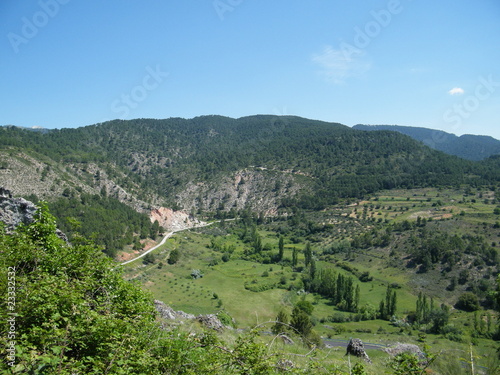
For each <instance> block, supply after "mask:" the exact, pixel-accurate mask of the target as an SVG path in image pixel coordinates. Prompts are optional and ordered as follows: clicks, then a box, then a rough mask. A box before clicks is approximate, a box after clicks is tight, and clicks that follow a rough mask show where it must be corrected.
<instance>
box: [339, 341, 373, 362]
mask: <svg viewBox="0 0 500 375" xmlns="http://www.w3.org/2000/svg"><path fill="white" fill-rule="evenodd" d="M345 354H346V355H348V354H350V355H353V356H356V357H360V358H363V359H364V360H365V361H366V362H368V363H372V361H371V360H370V357H368V354H366V352H365V347H364V345H363V342H362V341H361V340H360V339H350V340H349V344H347V350H346V353H345Z"/></svg>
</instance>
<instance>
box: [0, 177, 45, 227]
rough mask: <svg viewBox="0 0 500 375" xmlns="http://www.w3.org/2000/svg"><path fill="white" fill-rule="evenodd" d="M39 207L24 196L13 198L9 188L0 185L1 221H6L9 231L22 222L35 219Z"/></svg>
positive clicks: (30, 221)
mask: <svg viewBox="0 0 500 375" xmlns="http://www.w3.org/2000/svg"><path fill="white" fill-rule="evenodd" d="M36 210H37V207H36V206H35V205H34V204H33V203H32V202H30V201H27V200H26V199H23V198H13V197H12V194H11V192H10V191H9V190H7V189H4V188H2V187H0V221H3V222H4V223H5V227H6V229H7V231H8V232H10V231H12V230H14V229H15V228H16V227H17V226H18V225H20V224H29V223H32V222H33V221H34V218H33V216H34V214H35V211H36Z"/></svg>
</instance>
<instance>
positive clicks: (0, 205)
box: [0, 187, 69, 242]
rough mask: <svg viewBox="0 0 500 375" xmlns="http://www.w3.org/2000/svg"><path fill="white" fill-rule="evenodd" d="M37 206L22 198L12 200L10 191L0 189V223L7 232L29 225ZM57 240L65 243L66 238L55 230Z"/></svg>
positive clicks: (33, 218)
mask: <svg viewBox="0 0 500 375" xmlns="http://www.w3.org/2000/svg"><path fill="white" fill-rule="evenodd" d="M37 209H38V208H37V206H35V205H34V203H33V202H30V201H28V200H26V199H24V198H13V197H12V193H11V192H10V190H7V189H5V188H3V187H0V221H1V222H3V223H4V224H5V227H6V229H7V232H11V231H12V230H14V229H15V228H16V227H17V226H18V225H20V224H30V223H32V222H33V221H34V220H35V212H36V210H37ZM56 234H57V235H58V236H59V238H61V239H63V240H64V241H66V242H69V241H68V237H67V236H66V234H65V233H63V232H61V230H59V229H56Z"/></svg>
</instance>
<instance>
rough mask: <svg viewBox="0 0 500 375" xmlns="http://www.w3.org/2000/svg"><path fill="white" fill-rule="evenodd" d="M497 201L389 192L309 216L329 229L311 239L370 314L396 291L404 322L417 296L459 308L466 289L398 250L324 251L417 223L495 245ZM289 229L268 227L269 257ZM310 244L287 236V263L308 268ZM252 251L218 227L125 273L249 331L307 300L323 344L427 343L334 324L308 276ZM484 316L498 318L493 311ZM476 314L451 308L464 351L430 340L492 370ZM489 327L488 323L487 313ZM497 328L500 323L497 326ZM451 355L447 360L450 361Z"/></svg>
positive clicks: (264, 230) (400, 333) (385, 326)
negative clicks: (380, 229)
mask: <svg viewBox="0 0 500 375" xmlns="http://www.w3.org/2000/svg"><path fill="white" fill-rule="evenodd" d="M493 199H494V194H493V193H492V192H489V191H483V192H477V191H476V192H468V193H467V194H464V192H463V191H460V190H453V189H450V190H445V191H435V190H432V189H418V190H398V191H390V192H383V193H381V194H379V195H377V196H374V197H372V198H370V200H365V201H359V202H350V203H349V204H345V205H339V206H336V207H332V208H331V209H328V210H325V211H323V212H314V213H306V214H305V219H304V220H305V221H307V220H309V221H312V220H314V222H315V223H319V224H321V225H329V227H328V230H327V231H325V232H322V233H320V234H318V235H315V236H314V237H311V238H312V240H313V241H312V243H313V251H314V252H315V253H316V254H317V257H318V259H317V267H319V268H321V267H333V268H334V269H335V271H336V272H337V273H342V274H344V275H350V276H352V277H353V278H354V279H355V284H356V285H359V287H360V305H361V306H363V305H370V306H372V307H373V308H375V309H377V308H378V305H379V303H380V301H381V300H383V299H384V298H385V293H386V289H387V285H388V284H391V285H396V286H397V288H396V289H394V290H396V293H397V312H396V315H397V316H398V317H404V316H405V315H406V314H407V313H409V312H411V311H415V308H416V300H417V294H418V293H419V292H420V291H423V292H424V293H427V292H428V293H430V295H434V298H435V301H434V302H435V305H436V306H439V305H440V304H441V303H446V304H448V305H449V306H451V305H450V303H453V301H454V300H455V299H456V295H457V293H458V291H456V292H449V291H444V290H443V288H444V287H443V286H444V285H447V284H446V283H447V281H446V280H445V278H444V276H443V275H442V274H440V273H439V272H437V271H435V272H434V271H431V272H428V273H426V274H415V272H414V271H411V270H408V269H407V268H405V266H404V265H403V260H402V259H394V255H391V254H392V253H391V252H390V249H379V250H377V252H373V251H361V252H357V253H353V254H332V255H328V256H326V257H325V256H320V254H321V253H322V251H323V250H324V249H327V248H328V247H329V246H331V245H332V244H334V243H336V242H338V241H342V240H349V239H350V238H353V237H354V235H356V234H359V233H363V230H364V231H369V230H372V228H373V227H374V225H375V224H374V223H377V222H382V224H383V222H389V223H391V222H396V223H397V222H402V221H404V220H408V221H416V220H417V217H421V218H427V219H432V220H433V221H439V223H440V228H444V229H445V230H447V231H449V233H472V234H477V235H481V236H484V237H485V238H486V239H487V241H490V242H493V243H494V242H497V243H498V242H499V238H500V237H499V235H500V229H494V228H493V227H494V226H495V223H496V222H497V221H498V220H499V219H500V218H499V215H496V214H494V209H495V208H496V204H494V203H493V202H494V201H493ZM226 225H232V224H228V223H226ZM234 225H236V224H234ZM282 226H283V224H282V223H281V222H279V221H278V222H272V221H271V222H269V223H267V225H263V226H259V235H260V236H261V238H262V243H263V244H264V247H265V248H267V249H271V250H266V251H269V252H270V253H276V252H277V247H278V239H279V235H278V234H277V233H276V232H277V231H282ZM325 228H326V227H325ZM214 239H217V241H219V242H220V243H222V244H223V245H227V246H232V247H233V248H234V252H233V253H232V255H231V258H230V260H228V261H226V262H224V261H222V260H221V256H222V253H221V252H218V251H214V250H213V249H212V248H211V241H212V240H214ZM304 244H305V241H304V238H303V237H302V236H300V234H299V235H297V234H293V236H292V235H286V236H285V252H284V259H291V258H292V249H293V248H297V249H298V250H299V266H301V265H303V261H304V257H303V254H302V250H303V248H304ZM248 246H249V245H248V244H247V243H244V242H243V241H241V240H240V238H239V237H238V236H237V235H236V234H234V233H233V232H232V231H231V228H229V229H226V228H219V227H218V226H217V225H214V226H211V227H209V228H206V229H205V230H203V229H200V230H195V231H184V232H179V233H177V234H175V235H174V236H173V237H172V238H170V239H169V240H168V241H167V242H166V243H165V245H164V246H162V247H161V248H160V249H157V250H155V251H154V252H153V253H154V255H155V259H154V263H153V264H146V265H145V264H143V262H142V260H138V261H136V262H133V263H130V264H128V265H126V266H124V268H125V274H126V277H127V278H128V279H133V280H138V281H139V282H140V283H141V284H142V285H143V286H144V287H145V288H146V289H148V290H150V291H151V292H152V293H153V295H154V297H155V298H157V299H160V300H162V301H164V302H165V303H167V304H168V305H170V306H171V307H172V308H174V309H175V310H183V311H185V312H188V313H192V314H206V313H216V312H218V311H220V310H224V311H226V312H227V313H228V314H229V315H230V316H231V317H232V318H233V319H234V320H235V321H236V325H237V327H240V328H249V327H253V326H256V325H258V324H262V323H265V322H269V321H272V320H274V319H275V317H276V315H277V313H278V311H279V310H280V309H285V310H286V311H288V313H290V312H291V309H292V306H293V305H294V303H296V302H297V301H298V300H299V299H301V298H305V299H306V300H308V301H310V302H311V303H312V304H313V306H314V311H313V314H312V320H313V322H314V323H315V331H317V332H318V333H319V334H320V335H321V336H323V337H335V338H336V339H344V340H348V339H349V338H351V337H360V338H361V339H362V340H363V341H366V342H370V343H374V344H383V345H390V344H392V343H395V342H398V341H399V342H407V343H415V344H418V345H421V344H422V343H421V342H420V341H419V340H421V337H420V336H419V332H418V331H416V330H413V329H411V328H408V329H402V328H399V327H396V326H393V325H391V324H390V322H388V321H384V320H370V321H358V322H354V321H352V322H345V323H331V322H330V317H331V316H332V315H334V314H337V315H338V314H347V313H342V312H339V311H338V310H337V309H336V307H335V306H333V305H332V303H331V302H330V301H329V300H328V299H325V298H322V297H320V296H316V295H313V294H307V295H303V294H300V293H298V292H299V291H300V289H301V285H302V284H301V277H302V275H301V273H300V272H295V271H294V270H293V269H292V268H291V267H290V266H282V265H279V264H261V263H257V262H253V261H249V260H243V259H241V257H242V255H243V253H244V251H245V249H247V248H248ZM174 249H176V250H178V251H179V252H180V254H181V256H180V260H179V261H178V262H177V263H176V264H173V265H170V264H168V261H167V260H168V256H169V254H170V252H171V251H172V250H174ZM342 263H346V264H348V265H350V267H353V268H355V269H356V272H355V273H356V274H359V273H362V272H369V275H370V276H371V277H372V278H373V279H372V280H371V281H368V282H360V281H359V280H357V277H356V276H355V274H354V273H352V272H349V271H346V270H345V269H344V268H343V267H341V265H342ZM193 270H199V271H200V272H201V273H202V274H203V277H202V278H198V279H194V278H193V277H192V271H193ZM255 290H262V291H255ZM484 314H491V315H493V314H494V313H493V312H491V311H490V312H484ZM347 315H348V314H347ZM472 316H473V315H472V314H471V313H460V312H458V311H454V310H453V309H452V314H451V317H450V323H451V324H452V325H454V326H456V327H460V328H461V329H462V330H463V331H464V333H463V342H462V343H460V342H452V341H450V340H447V339H445V338H443V337H442V336H438V335H431V334H428V335H427V339H426V341H427V343H429V344H430V345H431V346H432V348H433V350H435V351H437V352H441V353H445V352H446V353H448V354H449V355H450V356H452V355H454V354H456V353H461V354H460V355H461V357H460V358H462V357H463V356H464V355H465V354H466V353H467V352H468V351H469V350H470V349H469V347H468V342H471V341H473V342H474V344H475V346H474V348H473V350H474V352H475V354H476V355H477V357H478V361H479V362H480V363H482V364H483V365H484V364H485V363H486V362H487V361H488V358H487V355H489V354H488V353H490V352H491V351H493V350H494V349H495V344H494V342H492V341H491V340H486V339H481V338H474V339H472V338H471V337H470V336H468V333H467V332H468V327H470V326H471V325H472V324H473V323H472ZM482 319H483V320H485V319H486V315H484V316H483V318H482ZM494 324H497V323H496V320H494ZM264 326H265V325H264ZM269 327H270V325H269ZM330 351H331V353H334V356H336V355H337V354H339V353H338V349H330ZM329 353H330V352H329ZM335 353H336V354H335ZM381 353H382V352H380V351H373V352H372V353H369V354H370V355H373V356H374V357H375V358H378V357H380V358H382V357H384V356H386V355H385V353H384V354H381ZM448 354H447V355H448ZM329 355H330V354H329ZM342 355H343V352H342ZM342 355H340V354H339V356H338V357H339V360H340V361H342V360H343V361H344V362H345V359H342V358H341V357H342ZM445 357H446V356H445V355H444V354H443V358H445ZM490 357H491V355H490ZM450 358H451V357H450ZM450 360H451V359H450ZM374 373H376V372H374Z"/></svg>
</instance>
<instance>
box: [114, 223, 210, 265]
mask: <svg viewBox="0 0 500 375" xmlns="http://www.w3.org/2000/svg"><path fill="white" fill-rule="evenodd" d="M214 223H218V221H212V222H210V223H203V224H200V225H195V226H194V227H191V228H183V229H177V230H174V231H172V232H169V233H167V234H166V235H165V237H163V239H162V240H161V242H160V243H159V244H157V245H155V246H153V247H152V248H151V249H149V250H147V251H145V252H143V253H142V254H141V255H139V256H138V257H136V258H134V259H130V260H127V261H126V262H123V263H120V265H122V266H124V265H125V264H128V263H132V262H134V261H136V260H137V259H140V258H142V257H143V256H145V255H146V254H149V253H150V252H152V251H153V250H156V249H157V248H159V247H160V246H161V245H163V244H164V243H165V242H166V241H167V240H168V239H169V238H170V237H172V236H173V235H174V234H175V233H177V232H182V231H184V230H189V229H196V228H203V227H208V226H209V225H212V224H214Z"/></svg>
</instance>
